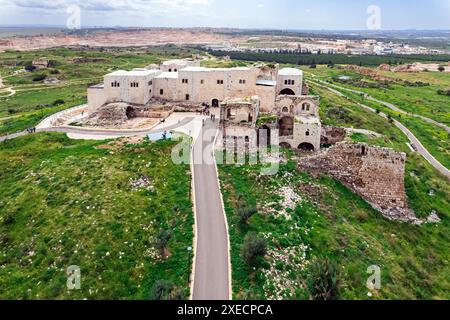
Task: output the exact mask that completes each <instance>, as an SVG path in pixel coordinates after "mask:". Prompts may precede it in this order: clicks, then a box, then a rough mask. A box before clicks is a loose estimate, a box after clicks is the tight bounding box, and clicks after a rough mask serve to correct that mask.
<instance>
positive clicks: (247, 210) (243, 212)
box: [238, 207, 258, 224]
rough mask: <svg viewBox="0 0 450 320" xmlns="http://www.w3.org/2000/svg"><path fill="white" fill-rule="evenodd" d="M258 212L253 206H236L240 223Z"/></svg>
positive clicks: (245, 222) (245, 221)
mask: <svg viewBox="0 0 450 320" xmlns="http://www.w3.org/2000/svg"><path fill="white" fill-rule="evenodd" d="M256 213H258V210H257V209H256V208H254V207H243V208H238V215H239V221H240V223H241V224H247V222H248V219H250V218H251V217H252V216H253V215H255V214H256Z"/></svg>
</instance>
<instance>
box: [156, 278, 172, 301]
mask: <svg viewBox="0 0 450 320" xmlns="http://www.w3.org/2000/svg"><path fill="white" fill-rule="evenodd" d="M172 290H173V284H172V283H171V282H169V281H165V280H158V281H156V282H155V284H154V285H153V288H152V291H151V300H168V299H169V296H170V294H171V292H172Z"/></svg>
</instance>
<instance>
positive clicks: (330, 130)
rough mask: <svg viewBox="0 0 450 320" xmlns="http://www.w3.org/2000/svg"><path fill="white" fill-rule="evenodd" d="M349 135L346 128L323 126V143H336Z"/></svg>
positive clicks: (321, 141) (321, 139)
mask: <svg viewBox="0 0 450 320" xmlns="http://www.w3.org/2000/svg"><path fill="white" fill-rule="evenodd" d="M346 137H347V131H346V130H345V129H344V128H339V127H333V126H322V134H321V137H320V144H321V145H334V144H336V143H338V142H342V141H344V140H345V138H346Z"/></svg>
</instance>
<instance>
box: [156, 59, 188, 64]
mask: <svg viewBox="0 0 450 320" xmlns="http://www.w3.org/2000/svg"><path fill="white" fill-rule="evenodd" d="M190 62H193V61H192V60H183V59H173V60H167V61H164V62H163V63H162V64H163V65H164V66H167V65H170V64H179V65H181V64H188V63H190Z"/></svg>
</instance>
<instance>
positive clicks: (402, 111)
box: [314, 80, 450, 133]
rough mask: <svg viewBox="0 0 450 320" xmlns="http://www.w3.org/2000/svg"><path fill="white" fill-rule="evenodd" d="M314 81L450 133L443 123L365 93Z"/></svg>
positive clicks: (449, 128)
mask: <svg viewBox="0 0 450 320" xmlns="http://www.w3.org/2000/svg"><path fill="white" fill-rule="evenodd" d="M314 81H317V82H320V83H322V84H323V85H326V86H329V87H330V86H331V87H333V88H337V89H340V90H345V91H348V92H352V93H356V94H359V95H364V96H365V98H366V99H367V100H370V101H373V102H377V103H380V104H382V105H384V106H386V107H388V108H389V109H391V110H393V111H395V112H398V113H401V114H404V115H409V116H412V117H415V118H419V119H422V120H423V121H425V122H428V123H431V124H433V125H435V126H437V127H440V128H442V129H444V130H445V131H447V132H448V133H450V127H449V126H447V125H445V124H444V123H441V122H438V121H436V120H433V119H430V118H427V117H425V116H422V115H420V114H415V113H409V112H406V111H405V110H403V109H400V108H399V107H397V106H395V105H394V104H392V103H390V102H387V101H383V100H379V99H377V98H374V97H372V96H370V95H368V94H367V93H365V92H363V91H358V90H355V89H350V88H346V87H342V86H338V85H336V84H333V83H329V82H326V81H323V80H314Z"/></svg>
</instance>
